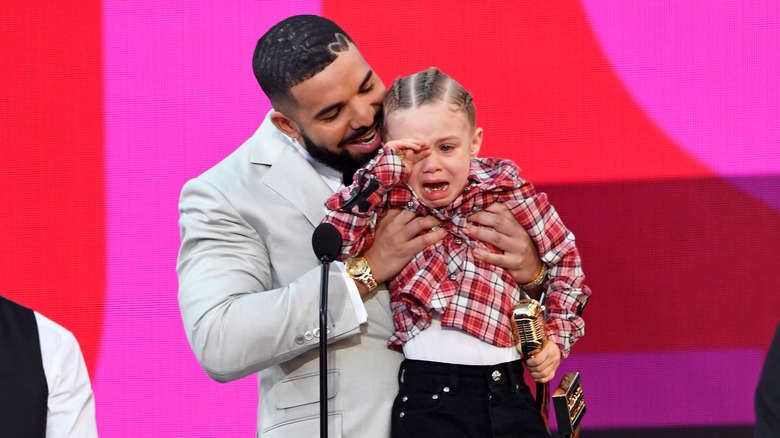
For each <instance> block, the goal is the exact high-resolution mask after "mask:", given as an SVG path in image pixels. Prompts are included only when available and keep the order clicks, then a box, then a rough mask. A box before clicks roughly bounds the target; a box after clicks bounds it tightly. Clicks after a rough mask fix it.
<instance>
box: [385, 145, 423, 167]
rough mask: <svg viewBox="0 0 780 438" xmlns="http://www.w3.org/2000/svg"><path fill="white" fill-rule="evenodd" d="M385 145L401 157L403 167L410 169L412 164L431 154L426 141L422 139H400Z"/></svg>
mask: <svg viewBox="0 0 780 438" xmlns="http://www.w3.org/2000/svg"><path fill="white" fill-rule="evenodd" d="M385 147H386V148H388V149H392V150H393V151H395V153H396V154H398V156H399V157H401V161H402V162H403V163H404V167H406V169H407V170H409V171H411V170H412V167H414V164H415V163H417V162H418V161H421V160H423V159H424V158H426V157H427V156H429V155H431V148H430V145H428V142H426V141H423V140H412V139H402V140H393V141H389V142H387V143H385Z"/></svg>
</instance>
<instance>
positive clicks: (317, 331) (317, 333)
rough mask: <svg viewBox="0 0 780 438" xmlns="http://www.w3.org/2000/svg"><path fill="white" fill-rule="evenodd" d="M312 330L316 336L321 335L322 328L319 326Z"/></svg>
mask: <svg viewBox="0 0 780 438" xmlns="http://www.w3.org/2000/svg"><path fill="white" fill-rule="evenodd" d="M311 332H312V334H313V335H314V337H315V338H319V337H320V328H319V327H317V328H315V329H314V330H312V331H311Z"/></svg>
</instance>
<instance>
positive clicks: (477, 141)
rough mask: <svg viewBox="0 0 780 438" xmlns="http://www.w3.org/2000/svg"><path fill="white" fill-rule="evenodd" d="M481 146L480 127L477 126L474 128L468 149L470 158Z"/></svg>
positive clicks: (475, 154)
mask: <svg viewBox="0 0 780 438" xmlns="http://www.w3.org/2000/svg"><path fill="white" fill-rule="evenodd" d="M481 146H482V128H477V129H475V130H474V137H472V138H471V150H470V151H469V156H471V158H476V157H477V153H478V152H479V148H480V147H481Z"/></svg>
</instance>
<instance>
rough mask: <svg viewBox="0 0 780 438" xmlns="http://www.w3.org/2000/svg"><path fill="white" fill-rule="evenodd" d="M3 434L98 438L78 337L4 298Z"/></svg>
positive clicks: (0, 343)
mask: <svg viewBox="0 0 780 438" xmlns="http://www.w3.org/2000/svg"><path fill="white" fill-rule="evenodd" d="M0 436H4V437H5V436H8V437H11V436H13V437H22V436H23V437H41V438H43V437H61V438H69V437H73V438H76V437H78V438H82V437H84V438H88V437H97V422H96V420H95V398H94V396H93V393H92V386H91V384H90V381H89V374H88V373H87V366H86V364H85V363H84V356H83V355H82V354H81V349H80V348H79V344H78V341H76V338H75V337H74V336H73V334H72V333H71V332H70V331H68V330H67V329H65V328H64V327H62V326H60V325H59V324H57V323H55V322H54V321H52V320H50V319H48V318H46V317H45V316H43V315H41V314H40V313H38V312H35V311H33V310H31V309H28V308H26V307H23V306H21V305H19V304H17V303H15V302H13V301H11V300H8V299H7V298H4V297H2V296H0Z"/></svg>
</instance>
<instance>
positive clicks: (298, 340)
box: [295, 335, 303, 345]
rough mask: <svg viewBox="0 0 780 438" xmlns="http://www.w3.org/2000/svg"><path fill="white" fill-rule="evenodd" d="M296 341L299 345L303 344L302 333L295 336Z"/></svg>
mask: <svg viewBox="0 0 780 438" xmlns="http://www.w3.org/2000/svg"><path fill="white" fill-rule="evenodd" d="M295 343H296V344H298V345H301V344H303V336H301V335H298V336H296V337H295Z"/></svg>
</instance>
